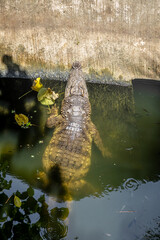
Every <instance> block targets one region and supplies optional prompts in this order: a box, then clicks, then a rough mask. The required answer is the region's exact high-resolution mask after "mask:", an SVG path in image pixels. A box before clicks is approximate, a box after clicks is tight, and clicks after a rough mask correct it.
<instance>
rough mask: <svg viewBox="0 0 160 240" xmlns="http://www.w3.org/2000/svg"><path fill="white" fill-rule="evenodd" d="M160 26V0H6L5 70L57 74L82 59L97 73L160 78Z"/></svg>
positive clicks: (1, 45)
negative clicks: (59, 70) (57, 70)
mask: <svg viewBox="0 0 160 240" xmlns="http://www.w3.org/2000/svg"><path fill="white" fill-rule="evenodd" d="M159 29H160V1H159V0H141V1H135V0H123V1H122V0H61V1H59V0H12V1H11V0H0V59H1V62H0V72H1V75H4V74H7V73H8V75H9V74H10V75H16V74H17V75H18V74H19V75H23V74H24V76H25V74H26V75H30V74H31V75H34V73H35V72H37V75H40V74H41V75H42V74H44V76H47V75H48V76H50V77H51V76H52V73H53V71H54V70H55V69H57V68H60V69H62V70H64V69H68V68H69V67H70V65H71V64H72V62H73V61H74V60H79V61H81V63H82V65H83V67H84V71H86V72H89V73H95V74H96V75H98V74H100V75H101V74H102V75H107V76H109V77H114V78H115V79H125V80H130V79H132V78H135V77H139V78H141V77H143V78H154V79H160V31H159ZM22 70H25V71H22Z"/></svg>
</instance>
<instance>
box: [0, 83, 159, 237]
mask: <svg viewBox="0 0 160 240" xmlns="http://www.w3.org/2000/svg"><path fill="white" fill-rule="evenodd" d="M44 84H45V86H46V87H51V88H53V89H55V91H56V92H57V91H58V92H61V93H62V94H61V95H60V98H59V99H58V100H57V105H59V107H60V106H61V101H62V99H63V92H64V89H65V83H61V82H60V83H59V82H53V81H48V82H45V83H44ZM31 85H32V83H31V81H30V80H13V79H0V91H1V94H0V119H1V126H0V163H1V164H0V168H1V175H0V239H22V240H23V239H65V240H72V239H80V240H88V239H93V240H97V239H98V240H105V239H107V240H110V239H111V240H129V239H130V240H136V239H142V240H146V239H154V240H155V239H159V220H160V207H159V201H160V192H159V189H160V171H159V170H160V164H159V161H160V150H159V149H160V148H159V139H160V111H159V106H160V84H157V83H156V84H155V82H154V81H153V82H151V83H150V84H148V85H147V84H145V83H142V84H139V83H137V82H136V81H135V82H134V84H133V86H134V87H133V88H132V87H122V86H113V85H100V84H88V85H87V86H88V91H89V96H90V102H91V106H92V115H91V118H92V121H93V122H94V124H95V125H96V127H97V129H98V131H99V133H100V136H101V138H102V141H103V144H104V146H105V147H107V148H109V150H110V152H111V153H112V157H111V158H104V157H103V156H102V154H101V152H100V151H99V149H98V148H97V146H96V145H95V144H94V143H93V146H92V157H91V162H92V164H91V168H90V171H89V172H88V174H87V176H86V177H85V180H86V181H87V182H88V183H89V184H90V186H92V188H91V190H89V189H86V190H85V189H83V191H79V192H78V193H76V194H75V195H74V198H73V201H72V202H57V198H56V195H53V194H51V193H47V192H45V191H44V190H42V189H41V188H40V187H39V185H38V184H37V182H38V179H36V177H35V175H36V173H37V171H39V170H41V169H42V163H41V161H42V155H43V152H44V150H45V148H46V146H47V144H48V142H49V140H50V138H51V136H52V133H53V129H46V128H45V121H46V118H47V108H46V107H44V106H42V105H41V104H40V103H38V101H37V98H36V92H32V93H30V94H28V95H26V96H25V97H23V98H22V99H20V100H18V97H19V96H21V95H22V94H23V93H25V92H27V91H28V90H29V88H30V86H31ZM12 110H15V111H16V113H23V114H25V115H27V116H28V117H29V119H30V121H31V122H32V123H33V124H35V125H36V126H32V127H31V128H28V129H23V128H20V127H19V126H18V125H17V124H16V123H15V120H14V114H13V113H11V111H12ZM15 195H16V196H17V197H19V199H20V200H21V203H22V205H21V207H20V208H18V207H16V206H15V204H14V196H15Z"/></svg>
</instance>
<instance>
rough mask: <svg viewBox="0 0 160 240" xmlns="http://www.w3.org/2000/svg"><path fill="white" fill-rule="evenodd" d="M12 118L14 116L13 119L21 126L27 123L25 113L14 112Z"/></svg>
mask: <svg viewBox="0 0 160 240" xmlns="http://www.w3.org/2000/svg"><path fill="white" fill-rule="evenodd" d="M14 118H15V120H16V122H17V124H18V125H19V126H23V125H25V124H27V123H28V122H29V119H28V117H27V116H25V115H24V114H22V113H20V114H15V116H14Z"/></svg>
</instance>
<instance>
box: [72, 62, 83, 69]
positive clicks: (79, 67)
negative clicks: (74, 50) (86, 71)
mask: <svg viewBox="0 0 160 240" xmlns="http://www.w3.org/2000/svg"><path fill="white" fill-rule="evenodd" d="M81 68H82V66H81V64H80V62H78V61H76V62H74V63H73V64H72V69H81Z"/></svg>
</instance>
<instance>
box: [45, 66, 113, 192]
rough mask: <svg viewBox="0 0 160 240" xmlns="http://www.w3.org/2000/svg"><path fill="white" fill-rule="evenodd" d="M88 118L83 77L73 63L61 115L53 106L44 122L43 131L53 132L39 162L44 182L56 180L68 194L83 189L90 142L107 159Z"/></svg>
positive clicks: (89, 161)
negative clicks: (47, 129)
mask: <svg viewBox="0 0 160 240" xmlns="http://www.w3.org/2000/svg"><path fill="white" fill-rule="evenodd" d="M90 116H91V105H90V102H89V97H88V90H87V86H86V82H85V77H84V73H83V71H82V67H81V64H80V63H79V62H74V63H73V65H72V68H71V71H70V75H69V79H68V81H67V85H66V88H65V97H64V99H63V101H62V107H61V113H60V114H58V108H57V107H56V106H53V107H52V110H51V114H50V116H49V118H48V119H47V122H46V126H47V127H49V128H53V127H54V128H55V129H54V132H53V136H52V138H51V140H50V142H49V144H48V146H47V147H46V149H45V152H44V155H43V158H42V163H43V168H44V172H43V174H44V175H43V178H44V179H45V180H44V181H45V182H48V179H53V180H54V182H55V179H56V181H57V179H58V181H59V182H60V184H61V185H63V186H65V188H66V189H67V191H68V192H71V191H72V190H75V189H76V190H77V189H80V188H81V187H82V186H83V185H85V180H84V177H85V176H86V174H87V172H88V171H89V168H90V165H91V147H92V141H94V142H95V143H96V145H97V146H98V148H99V149H100V150H101V152H102V154H103V155H105V156H108V157H109V156H110V152H109V151H108V149H106V148H104V146H103V143H102V140H101V138H100V135H99V132H98V130H97V129H96V127H95V125H94V123H93V122H92V121H91V117H90ZM57 175H58V178H57ZM46 179H47V180H46Z"/></svg>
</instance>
